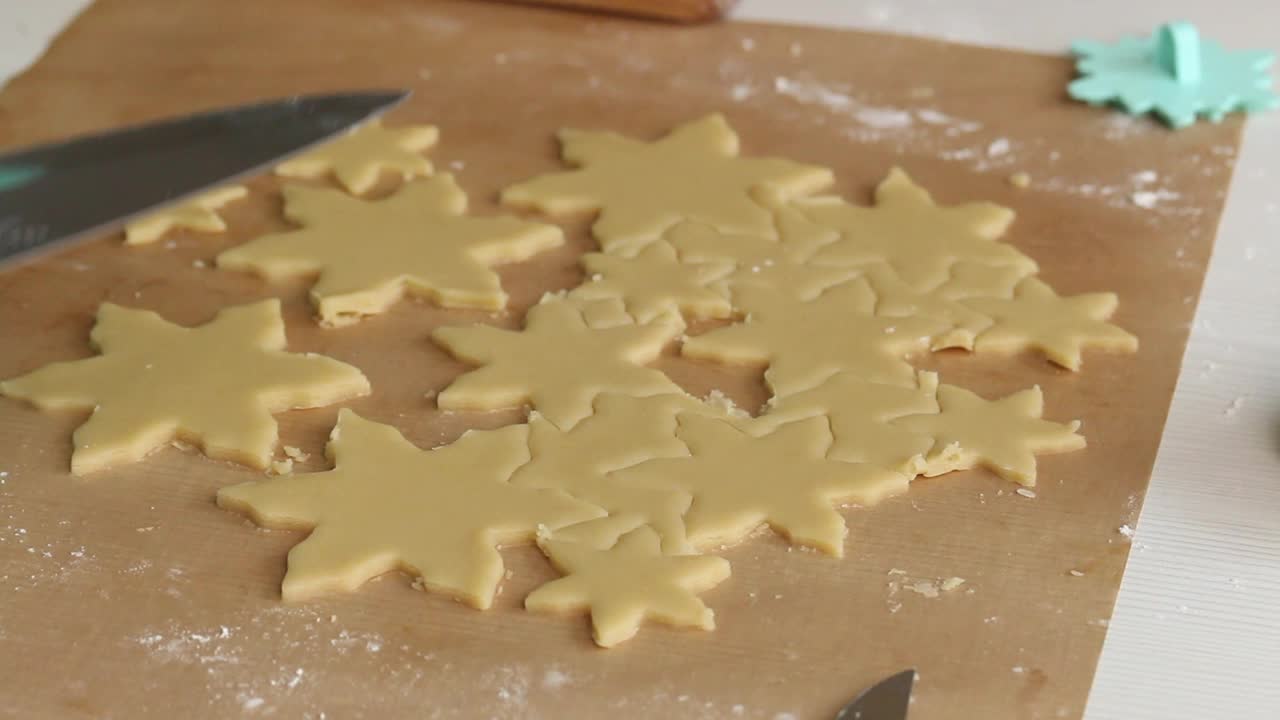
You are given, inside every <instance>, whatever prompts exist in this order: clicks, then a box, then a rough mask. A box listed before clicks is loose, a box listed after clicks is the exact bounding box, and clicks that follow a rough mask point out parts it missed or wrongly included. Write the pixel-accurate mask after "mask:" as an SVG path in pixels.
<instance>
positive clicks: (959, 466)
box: [892, 385, 1085, 487]
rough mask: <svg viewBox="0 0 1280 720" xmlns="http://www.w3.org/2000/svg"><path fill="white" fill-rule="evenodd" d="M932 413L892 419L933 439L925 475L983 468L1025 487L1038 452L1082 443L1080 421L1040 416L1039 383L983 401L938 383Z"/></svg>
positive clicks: (1030, 481) (1033, 480) (1033, 475)
mask: <svg viewBox="0 0 1280 720" xmlns="http://www.w3.org/2000/svg"><path fill="white" fill-rule="evenodd" d="M938 408H939V411H938V412H936V413H930V414H926V415H909V416H907V417H902V418H898V419H896V420H893V421H892V422H893V425H894V426H895V427H899V428H903V429H905V430H910V431H913V432H917V433H922V434H926V435H928V436H929V437H932V438H933V442H932V447H931V449H930V451H929V454H928V455H927V456H926V457H925V461H926V463H927V466H926V468H925V470H924V471H923V474H924V475H926V476H929V477H933V476H935V475H941V474H943V473H948V472H951V471H953V470H965V469H968V468H972V467H984V468H987V469H988V470H990V471H992V472H994V473H995V474H996V475H999V476H1000V477H1002V478H1004V479H1006V480H1012V481H1013V482H1016V483H1018V484H1019V485H1025V486H1028V487H1031V486H1034V485H1035V484H1036V459H1035V455H1036V453H1050V452H1066V451H1069V450H1079V449H1081V448H1083V447H1084V446H1085V440H1084V436H1083V435H1079V434H1077V433H1076V430H1078V429H1079V427H1080V423H1078V422H1072V423H1068V424H1062V423H1055V422H1049V421H1048V420H1042V419H1040V418H1041V416H1042V415H1043V414H1044V395H1043V394H1042V393H1041V392H1040V387H1039V386H1036V387H1032V388H1028V389H1026V390H1022V391H1019V392H1016V393H1014V394H1012V395H1010V396H1008V397H1006V398H1002V399H1000V400H985V399H983V398H981V397H979V396H977V395H975V394H974V393H971V392H969V391H968V390H965V389H964V388H960V387H956V386H954V385H942V386H939V387H938Z"/></svg>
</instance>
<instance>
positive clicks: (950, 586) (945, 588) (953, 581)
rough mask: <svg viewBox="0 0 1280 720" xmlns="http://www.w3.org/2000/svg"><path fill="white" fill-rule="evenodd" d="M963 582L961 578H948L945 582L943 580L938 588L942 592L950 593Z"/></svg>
mask: <svg viewBox="0 0 1280 720" xmlns="http://www.w3.org/2000/svg"><path fill="white" fill-rule="evenodd" d="M964 582H965V580H964V578H962V577H949V578H947V579H946V580H943V581H942V585H940V586H939V587H940V588H941V589H942V592H951V591H952V590H955V589H956V588H958V587H960V586H961V585H963V584H964Z"/></svg>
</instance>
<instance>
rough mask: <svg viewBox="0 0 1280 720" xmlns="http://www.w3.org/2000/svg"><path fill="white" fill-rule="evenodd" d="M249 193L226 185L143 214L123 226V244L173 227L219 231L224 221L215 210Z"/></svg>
mask: <svg viewBox="0 0 1280 720" xmlns="http://www.w3.org/2000/svg"><path fill="white" fill-rule="evenodd" d="M248 195H249V189H248V188H246V187H244V186H243V185H230V186H228V187H221V188H216V189H214V190H210V191H208V192H205V193H201V194H199V195H197V196H195V197H194V198H192V199H191V200H188V201H186V202H183V203H180V204H178V205H173V206H171V207H167V208H164V209H163V210H158V211H156V212H153V213H151V214H149V215H144V216H142V217H140V218H138V219H137V220H132V221H130V222H129V223H127V224H126V225H125V226H124V244H125V245H146V244H149V243H153V242H155V241H156V240H159V239H160V238H161V237H163V236H164V234H165V233H167V232H169V231H170V230H172V229H174V228H186V229H188V230H195V231H197V232H204V233H220V232H223V231H224V230H226V229H227V223H226V222H225V221H224V220H223V219H222V217H221V216H219V215H218V213H217V212H216V211H217V210H218V209H219V208H221V207H222V206H223V205H226V204H227V203H229V202H232V201H233V200H239V199H241V198H244V197H247V196H248Z"/></svg>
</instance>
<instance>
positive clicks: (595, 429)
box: [511, 393, 730, 554]
mask: <svg viewBox="0 0 1280 720" xmlns="http://www.w3.org/2000/svg"><path fill="white" fill-rule="evenodd" d="M683 413H694V414H698V415H709V416H715V417H722V418H726V419H728V418H729V417H730V415H729V414H728V413H727V412H726V411H725V410H724V409H722V408H719V407H717V406H715V405H713V404H709V403H705V402H702V401H699V400H697V399H695V398H694V397H692V396H690V395H687V394H685V393H678V394H676V393H673V394H668V395H651V396H648V397H641V398H637V397H631V396H629V395H615V394H605V395H601V396H600V397H599V398H597V399H596V402H595V412H594V413H593V414H592V415H591V416H590V417H588V418H586V419H585V420H583V421H582V422H580V423H578V424H577V425H575V426H574V427H573V429H572V430H570V431H568V432H565V431H562V430H560V429H559V428H558V427H556V426H555V424H553V423H552V422H551V421H549V420H547V419H546V418H544V417H542V415H541V414H539V413H537V412H534V413H531V414H530V416H529V451H530V460H529V464H527V465H525V466H524V467H522V468H520V469H519V470H518V471H516V473H515V475H513V476H512V478H511V482H512V483H513V484H516V485H524V486H528V487H542V488H556V489H560V490H564V491H565V492H567V493H569V494H570V495H572V496H574V497H576V498H581V499H583V500H586V501H587V502H590V503H592V504H594V505H598V506H600V507H602V508H604V509H605V510H606V511H607V512H608V513H609V515H608V516H607V517H603V518H599V519H594V520H589V521H587V522H584V523H579V524H577V525H573V526H570V527H566V528H564V529H562V530H560V531H558V532H557V533H556V537H557V538H559V539H563V540H573V541H574V542H577V543H584V544H587V545H591V546H592V547H595V548H598V549H601V550H603V549H606V548H609V547H611V546H612V545H613V543H614V542H616V541H617V539H618V537H619V536H620V535H622V534H624V533H627V532H630V531H631V530H634V529H635V528H637V527H639V526H641V525H649V526H650V527H651V528H652V529H653V530H654V531H656V532H657V533H658V535H659V536H660V537H661V538H662V547H663V552H666V553H667V554H685V553H689V552H692V551H693V548H692V546H691V545H690V544H689V543H688V541H687V539H686V538H685V532H684V522H683V519H682V518H683V515H684V513H685V511H686V510H688V509H689V502H690V496H689V494H688V493H687V492H685V491H683V490H678V489H673V488H656V489H655V488H639V487H633V486H631V485H627V484H625V483H622V482H619V481H618V480H617V479H616V478H614V477H611V476H610V475H609V474H610V473H611V472H613V471H615V470H621V469H623V468H627V467H631V466H633V465H637V464H639V463H641V462H644V461H646V460H651V459H653V458H660V457H682V456H687V455H688V454H689V450H688V448H687V447H685V444H684V443H683V442H682V441H680V440H679V439H678V438H677V437H676V426H677V425H676V422H677V417H678V416H679V415H681V414H683Z"/></svg>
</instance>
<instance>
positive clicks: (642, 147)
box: [502, 114, 833, 255]
mask: <svg viewBox="0 0 1280 720" xmlns="http://www.w3.org/2000/svg"><path fill="white" fill-rule="evenodd" d="M560 141H561V143H562V145H563V149H562V155H563V158H564V160H565V162H567V163H569V164H570V165H573V166H576V167H578V168H580V169H577V170H570V171H567V172H559V173H551V174H548V175H543V176H541V177H536V178H534V179H532V180H528V181H525V182H522V183H518V184H516V185H512V186H510V187H508V188H507V189H506V190H504V191H503V192H502V202H504V203H505V204H507V205H510V206H512V207H519V208H528V209H536V210H540V211H542V212H546V213H550V214H553V215H562V214H567V213H574V212H588V211H596V210H598V211H599V212H600V217H599V219H597V220H596V223H595V225H594V226H593V227H592V232H593V234H594V235H595V238H596V240H597V241H599V243H600V246H601V248H603V249H604V251H605V252H607V253H618V254H623V255H631V254H634V253H636V252H638V251H639V250H640V249H641V248H643V247H644V246H645V245H647V244H649V243H651V242H653V241H654V240H656V239H658V238H659V237H660V236H661V235H662V234H663V232H665V231H666V230H667V229H669V228H671V227H672V226H673V225H675V224H677V223H679V222H681V221H685V220H694V221H698V222H702V223H706V224H708V225H711V226H713V227H715V228H717V229H718V230H721V231H723V232H727V233H735V234H743V235H763V236H766V237H776V232H777V231H776V228H775V227H774V220H773V216H772V213H770V212H769V210H768V208H766V207H765V206H764V203H779V202H784V201H786V200H788V199H790V198H793V197H797V196H800V195H804V194H807V193H810V192H814V191H817V190H821V189H822V188H824V187H826V186H828V185H830V184H831V182H832V179H833V178H832V175H831V171H830V170H827V169H826V168H820V167H815V166H812V165H803V164H800V163H796V162H792V161H790V160H783V159H780V158H752V157H740V156H739V155H738V136H737V135H736V134H735V133H734V132H733V129H732V128H730V127H729V124H728V123H727V122H725V119H724V117H723V116H721V115H719V114H715V115H708V116H706V117H704V118H702V119H700V120H695V121H693V122H690V123H687V124H685V125H681V126H680V127H678V128H676V129H675V130H672V131H671V132H670V133H669V134H668V135H666V136H665V137H663V138H661V139H660V140H656V141H654V142H648V143H646V142H642V141H640V140H634V139H631V138H627V137H623V136H622V135H618V134H617V133H612V132H591V131H583V130H562V131H560Z"/></svg>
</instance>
